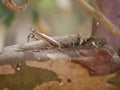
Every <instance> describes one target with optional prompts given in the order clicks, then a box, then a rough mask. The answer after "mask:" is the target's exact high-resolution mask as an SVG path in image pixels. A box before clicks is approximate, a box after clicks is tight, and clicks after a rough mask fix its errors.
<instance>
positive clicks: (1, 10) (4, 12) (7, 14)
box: [0, 0, 15, 27]
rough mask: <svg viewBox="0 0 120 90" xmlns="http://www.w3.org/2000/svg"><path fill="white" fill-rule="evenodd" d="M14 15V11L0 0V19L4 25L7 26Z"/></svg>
mask: <svg viewBox="0 0 120 90" xmlns="http://www.w3.org/2000/svg"><path fill="white" fill-rule="evenodd" d="M14 17H15V12H13V11H11V10H10V9H8V8H7V7H6V6H5V5H4V4H3V3H2V0H0V20H3V23H4V24H5V26H7V27H9V26H10V25H11V23H12V21H13V19H14Z"/></svg>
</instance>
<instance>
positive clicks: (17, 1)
mask: <svg viewBox="0 0 120 90" xmlns="http://www.w3.org/2000/svg"><path fill="white" fill-rule="evenodd" d="M2 1H3V3H4V4H5V5H6V6H7V7H8V8H10V9H12V10H14V11H23V10H25V9H26V7H27V6H28V3H29V1H28V0H2Z"/></svg>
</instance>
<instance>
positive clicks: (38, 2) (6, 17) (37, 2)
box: [0, 0, 57, 27]
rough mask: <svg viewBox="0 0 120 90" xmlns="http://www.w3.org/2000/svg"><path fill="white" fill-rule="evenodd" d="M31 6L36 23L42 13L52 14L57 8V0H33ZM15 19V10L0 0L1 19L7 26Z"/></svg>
mask: <svg viewBox="0 0 120 90" xmlns="http://www.w3.org/2000/svg"><path fill="white" fill-rule="evenodd" d="M29 6H30V9H31V12H32V16H33V17H32V18H33V22H34V23H35V22H38V20H39V18H40V16H41V14H42V15H44V14H46V13H47V14H50V13H52V12H54V11H56V10H57V5H56V2H55V0H31V1H30V4H29ZM48 11H49V12H48ZM14 19H15V12H14V11H12V10H10V9H9V8H7V7H6V6H5V5H4V4H3V2H2V0H0V20H2V21H3V22H4V24H5V26H7V27H9V26H10V25H11V24H12V21H13V20H14Z"/></svg>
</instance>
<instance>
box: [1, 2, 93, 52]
mask: <svg viewBox="0 0 120 90" xmlns="http://www.w3.org/2000/svg"><path fill="white" fill-rule="evenodd" d="M31 26H34V27H36V28H37V29H38V30H39V31H40V32H42V33H45V34H47V35H49V36H60V35H65V34H80V35H81V36H82V37H90V35H91V17H90V16H89V15H88V13H86V12H85V11H84V10H83V9H82V8H81V7H80V6H79V5H78V4H77V2H76V1H75V0H31V1H30V2H29V5H28V7H27V8H26V9H25V10H24V11H22V12H14V11H11V10H10V9H8V8H7V7H6V6H5V5H4V4H3V3H2V0H0V50H2V49H3V47H5V46H8V45H13V44H19V43H25V42H26V41H27V36H28V34H29V33H30V27H31Z"/></svg>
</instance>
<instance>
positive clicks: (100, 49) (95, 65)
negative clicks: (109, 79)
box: [0, 35, 120, 75]
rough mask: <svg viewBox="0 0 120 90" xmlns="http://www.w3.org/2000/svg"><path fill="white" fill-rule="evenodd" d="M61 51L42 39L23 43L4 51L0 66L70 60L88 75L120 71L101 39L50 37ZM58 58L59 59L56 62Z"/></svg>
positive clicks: (0, 57)
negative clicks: (87, 71)
mask: <svg viewBox="0 0 120 90" xmlns="http://www.w3.org/2000/svg"><path fill="white" fill-rule="evenodd" d="M54 39H55V40H57V41H58V42H59V43H60V45H61V48H58V47H54V46H51V45H49V44H48V43H47V42H45V41H43V40H38V41H32V42H27V43H24V44H20V45H13V46H8V47H6V48H4V50H3V52H1V53H0V64H1V65H3V64H11V65H14V64H15V65H16V63H19V62H20V63H24V62H26V61H28V60H31V61H35V60H37V61H47V60H58V58H59V60H66V59H67V60H71V61H72V62H75V63H77V64H80V65H82V66H84V67H85V68H87V69H88V70H89V73H90V74H91V75H106V74H109V73H113V72H115V71H116V70H118V69H119V68H120V62H119V60H120V58H119V56H118V55H117V53H116V52H115V51H114V49H112V48H111V47H110V46H109V45H108V44H107V42H106V41H105V39H103V38H95V37H90V38H89V39H87V40H86V39H82V38H81V37H80V36H79V35H65V36H61V37H54ZM60 58H61V59H60Z"/></svg>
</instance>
